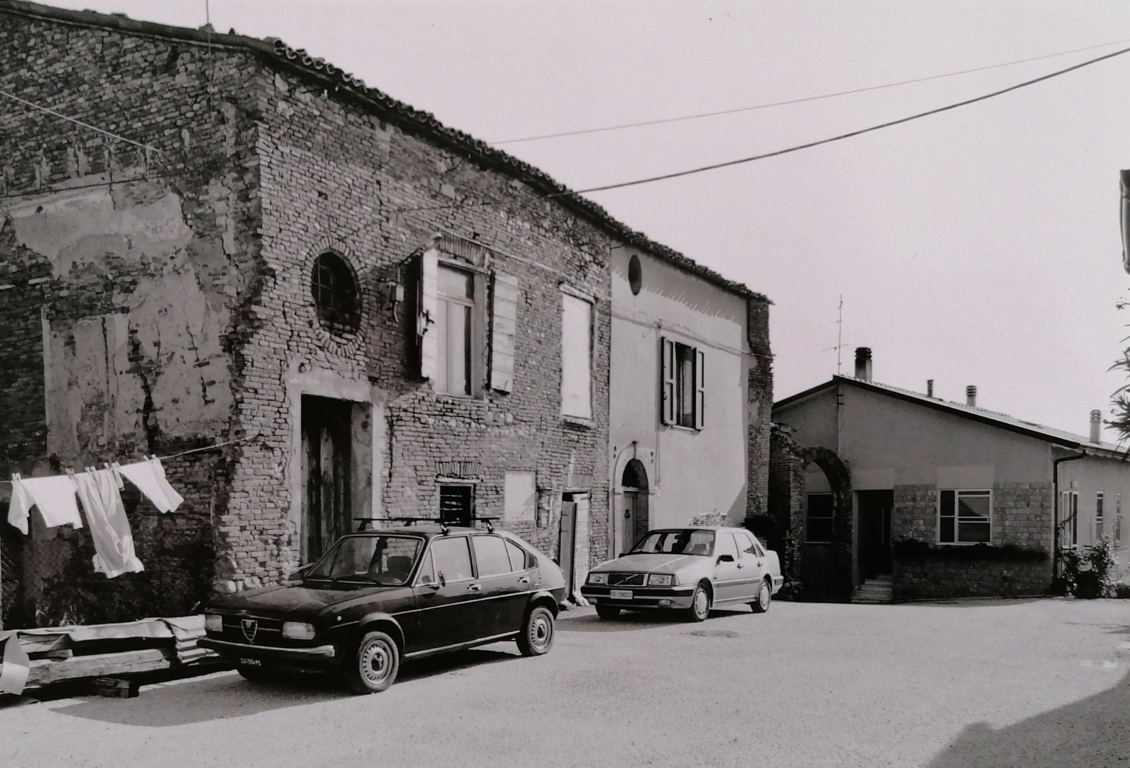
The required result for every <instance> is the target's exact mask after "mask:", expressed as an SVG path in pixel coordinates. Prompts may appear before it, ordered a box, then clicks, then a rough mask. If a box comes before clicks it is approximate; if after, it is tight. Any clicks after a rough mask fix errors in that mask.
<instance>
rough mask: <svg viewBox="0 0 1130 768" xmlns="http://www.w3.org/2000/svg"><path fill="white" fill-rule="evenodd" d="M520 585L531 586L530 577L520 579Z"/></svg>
mask: <svg viewBox="0 0 1130 768" xmlns="http://www.w3.org/2000/svg"><path fill="white" fill-rule="evenodd" d="M518 583H519V584H529V583H530V577H529V576H523V577H522V578H520V579H518Z"/></svg>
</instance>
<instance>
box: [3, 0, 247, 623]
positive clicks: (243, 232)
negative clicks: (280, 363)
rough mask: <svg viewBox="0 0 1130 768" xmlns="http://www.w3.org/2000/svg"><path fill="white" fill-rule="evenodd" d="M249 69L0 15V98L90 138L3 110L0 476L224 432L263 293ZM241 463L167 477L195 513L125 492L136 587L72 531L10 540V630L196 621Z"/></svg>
mask: <svg viewBox="0 0 1130 768" xmlns="http://www.w3.org/2000/svg"><path fill="white" fill-rule="evenodd" d="M112 26H113V22H111V23H110V27H112ZM250 59H251V57H250V56H249V55H246V54H241V53H239V52H236V51H233V50H232V49H225V48H224V47H223V46H215V47H212V46H208V45H206V44H204V43H203V42H199V43H198V42H194V41H190V40H184V39H172V38H168V39H167V38H164V37H162V36H153V35H148V34H136V33H134V32H123V31H120V30H117V29H113V28H107V27H104V26H97V25H89V24H85V23H73V22H69V21H68V22H63V21H56V20H52V19H46V18H41V17H39V16H37V15H36V14H35V13H29V12H25V11H21V10H13V9H3V10H0V88H2V89H4V90H5V91H7V92H9V93H15V94H19V95H20V97H21V98H23V99H25V100H27V101H30V102H33V103H35V104H37V105H41V106H43V107H46V108H49V109H51V110H53V111H54V112H57V113H60V114H63V115H67V116H70V117H73V118H74V119H75V120H77V121H81V122H82V123H85V124H87V125H93V126H97V127H98V128H99V129H100V130H98V131H96V130H92V129H90V128H88V127H85V126H83V125H80V124H78V123H77V122H72V121H67V120H62V119H59V118H57V117H52V116H49V115H46V114H44V113H43V112H41V111H38V110H35V109H32V108H30V107H28V108H26V109H24V108H21V107H15V106H11V105H10V106H11V110H10V111H8V112H7V114H6V122H5V130H4V131H3V132H2V133H0V194H2V195H3V198H2V199H0V264H3V265H4V267H5V268H4V269H3V270H0V284H2V285H0V302H3V312H0V322H3V323H4V324H5V325H4V327H3V328H0V331H12V332H13V333H12V334H11V336H10V337H9V338H12V339H14V341H15V343H14V344H10V345H4V346H0V368H2V369H4V370H9V371H14V373H8V374H6V375H5V377H4V378H0V386H2V387H3V394H4V395H5V396H6V397H5V399H4V401H3V402H0V424H3V425H7V424H14V425H15V427H16V428H15V429H8V428H6V427H5V426H0V430H3V434H2V442H3V443H4V445H3V447H4V448H5V449H6V451H7V458H8V463H9V466H10V468H11V470H13V471H16V470H19V471H22V472H24V473H25V474H44V473H52V472H59V471H62V469H63V468H65V467H67V466H72V467H78V466H84V465H90V464H93V463H95V462H103V461H110V460H129V459H131V458H135V457H138V456H140V455H143V454H158V455H169V454H173V453H179V452H180V451H182V450H185V449H189V448H197V447H202V446H206V445H209V444H212V443H215V442H218V441H222V440H224V439H225V438H228V437H234V436H237V431H236V429H235V428H234V426H233V425H234V423H235V422H234V419H233V415H234V413H235V408H236V402H235V398H234V395H233V388H234V387H236V386H237V382H238V381H239V379H240V376H241V365H240V357H239V354H238V349H239V346H240V343H241V337H240V328H241V324H242V320H243V318H245V317H246V315H247V312H248V310H247V307H248V306H249V305H251V304H253V303H254V300H255V296H256V290H257V285H258V282H257V281H258V280H259V279H260V277H259V272H258V269H257V266H258V264H259V260H258V240H257V238H256V237H255V235H256V233H257V231H258V217H259V211H258V201H257V195H256V193H255V189H256V184H257V181H256V180H257V168H256V165H255V162H254V158H253V155H252V153H251V152H250V150H249V147H252V146H253V145H254V132H255V114H254V103H253V102H252V101H250V100H249V99H248V96H247V94H248V88H247V82H246V73H247V72H248V71H250V69H251V68H250V67H249V62H250ZM115 137H124V138H115ZM142 145H143V146H142ZM29 414H30V415H29ZM237 456H238V451H237V450H234V451H233V450H231V449H228V450H227V451H222V452H221V451H216V452H206V453H197V454H192V455H189V456H185V457H183V458H178V459H175V460H173V461H171V462H168V463H167V464H166V471H167V473H168V474H169V477H170V481H171V482H172V483H173V485H174V486H176V487H177V488H178V490H180V491H181V492H182V494H183V495H184V496H185V499H186V501H185V504H184V506H183V507H182V508H181V509H180V510H178V512H177V513H175V514H172V515H157V514H156V512H155V511H154V510H153V509H152V507H150V506H149V505H148V504H147V503H144V502H142V501H140V499H139V498H138V497H137V495H136V494H135V493H130V492H129V491H128V488H127V493H126V505H127V512H128V514H129V517H130V522H131V526H132V527H133V532H134V536H135V541H136V542H137V546H138V553H139V556H140V557H141V559H142V561H143V562H144V563H145V565H146V571H144V572H142V573H140V574H130V575H126V576H121V577H118V578H117V579H114V580H109V581H108V580H106V579H105V577H103V576H100V575H97V574H93V572H92V570H91V568H90V563H89V556H90V555H91V554H92V551H91V545H90V541H89V535H88V534H87V533H86V532H84V531H79V532H76V533H69V532H67V531H65V530H62V529H52V530H47V531H44V530H42V529H38V530H37V531H33V535H32V536H30V537H28V538H27V539H26V540H24V539H22V538H21V539H19V540H18V541H17V542H16V544H17V545H18V546H17V549H18V550H19V551H20V553H19V559H20V561H21V562H20V563H19V571H20V572H19V574H17V575H18V578H19V579H20V581H21V584H20V587H21V591H22V592H23V593H24V594H23V599H22V602H23V603H24V609H25V615H24V616H23V618H22V620H23V622H24V623H29V622H31V621H34V622H38V623H50V622H51V621H53V620H58V619H59V618H60V617H61V616H64V615H65V616H66V617H68V618H71V619H76V620H86V621H98V620H117V619H122V618H131V617H134V616H136V615H144V614H147V613H148V614H152V613H166V614H168V613H173V612H177V611H188V610H192V609H194V607H195V606H196V605H197V604H198V603H199V601H200V600H201V599H202V598H203V597H205V596H206V595H207V592H208V586H209V584H210V580H211V576H210V574H211V572H212V568H213V559H214V555H213V553H214V542H213V532H212V526H211V521H212V517H213V515H214V514H215V513H216V511H217V510H222V509H223V508H224V507H225V506H226V504H227V495H228V485H227V482H226V478H227V477H228V476H229V475H230V471H231V464H232V462H233V461H235V460H237ZM3 501H4V500H3V499H0V503H2V502H3ZM13 530H14V529H10V528H5V529H4V530H3V537H4V541H5V551H6V552H8V551H9V550H10V549H12V547H10V546H9V543H10V542H11V541H12V540H13V536H16V537H18V536H19V534H18V533H16V534H13ZM7 612H8V608H7V607H5V613H6V614H7Z"/></svg>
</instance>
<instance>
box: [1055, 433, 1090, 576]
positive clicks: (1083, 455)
mask: <svg viewBox="0 0 1130 768" xmlns="http://www.w3.org/2000/svg"><path fill="white" fill-rule="evenodd" d="M1088 455H1089V454H1088V453H1087V452H1086V451H1083V452H1082V453H1079V454H1076V455H1074V456H1061V457H1060V458H1058V459H1052V578H1053V579H1056V578H1059V513H1060V509H1059V465H1060V464H1062V463H1063V462H1065V461H1075V460H1076V459H1085V458H1086V457H1087V456H1088Z"/></svg>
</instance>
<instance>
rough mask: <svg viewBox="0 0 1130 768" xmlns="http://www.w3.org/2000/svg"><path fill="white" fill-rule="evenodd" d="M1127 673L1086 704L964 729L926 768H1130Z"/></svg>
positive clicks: (1128, 674) (1086, 700)
mask: <svg viewBox="0 0 1130 768" xmlns="http://www.w3.org/2000/svg"><path fill="white" fill-rule="evenodd" d="M1128 724H1130V673H1127V675H1126V676H1125V677H1123V678H1122V680H1121V682H1119V683H1118V685H1116V686H1114V687H1113V688H1110V689H1109V690H1106V691H1103V692H1102V693H1099V694H1096V695H1094V696H1091V697H1089V698H1086V699H1082V700H1080V701H1077V702H1074V703H1072V704H1068V705H1067V706H1064V707H1060V708H1059V709H1053V710H1051V711H1050V712H1045V713H1043V714H1041V715H1037V716H1035V717H1032V718H1029V719H1027V720H1022V721H1020V722H1019V723H1016V724H1015V725H1009V726H1005V727H1004V728H1000V729H999V730H993V729H992V728H991V727H990V726H989V725H987V724H986V723H974V724H972V725H968V726H966V728H965V730H963V731H962V732H961V734H960V735H958V737H957V738H956V739H954V741H953V743H951V744H950V745H949V746H948V747H947V748H946V749H945V750H944V751H943V752H942V753H941V754H940V755H938V756H937V757H936V758H934V760H933V761H932V762H931V763H930V764H929V767H928V768H981V766H993V768H1014V767H1015V768H1043V767H1044V766H1048V767H1049V768H1050V767H1051V766H1054V767H1055V768H1099V767H1100V766H1104V767H1105V766H1116V765H1130V737H1128V730H1127V727H1128Z"/></svg>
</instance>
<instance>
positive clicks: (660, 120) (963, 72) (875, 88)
mask: <svg viewBox="0 0 1130 768" xmlns="http://www.w3.org/2000/svg"><path fill="white" fill-rule="evenodd" d="M1125 42H1128V41H1127V40H1116V41H1115V42H1113V43H1102V44H1101V45H1091V46H1087V47H1086V48H1076V49H1074V50H1071V51H1061V52H1060V53H1049V54H1045V55H1043V56H1032V57H1030V58H1027V59H1017V60H1015V61H1006V62H1003V63H1001V64H990V65H988V66H985V67H974V68H973V69H962V70H960V71H957V72H947V73H946V74H944V75H931V76H929V77H917V78H914V79H913V80H900V81H898V82H896V83H884V84H883V85H871V86H867V87H865V88H853V89H851V90H848V91H836V92H835V93H825V94H821V95H819V96H804V97H801V98H798V99H788V100H787V101H774V102H770V103H768V104H756V105H754V106H752V107H737V108H735V109H723V110H720V111H718V112H702V113H698V114H694V115H682V116H680V117H664V118H658V119H656V120H644V121H641V122H638V123H623V124H620V125H609V126H605V127H603V128H583V129H580V130H576V131H562V132H560V133H545V134H541V135H538V136H524V137H522V138H518V139H505V140H503V141H488V142H487V143H488V144H490V145H491V146H502V145H503V144H520V143H523V142H527V141H541V140H543V139H559V138H563V137H566V136H583V135H586V134H590V133H605V132H607V131H621V130H624V129H627V128H643V127H646V126H649V125H663V124H666V123H678V122H683V121H686V120H701V119H703V118H706V117H720V116H722V115H734V114H738V113H741V112H753V111H755V110H758V109H770V108H772V107H784V106H788V105H789V104H802V103H804V102H808V101H819V100H821V99H831V98H835V97H837V96H850V95H851V94H854V93H866V92H867V91H878V90H881V89H883V88H895V87H897V86H900V85H911V84H913V83H925V82H927V81H929V80H941V79H942V78H946V77H957V76H958V75H968V74H971V73H973V72H984V71H986V70H989V69H999V68H1001V67H1011V66H1015V65H1016V64H1026V63H1028V62H1030V61H1040V60H1042V59H1052V58H1056V57H1058V56H1069V55H1071V54H1073V53H1082V52H1083V51H1093V50H1095V49H1096V48H1107V47H1109V46H1112V45H1121V44H1122V43H1125Z"/></svg>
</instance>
